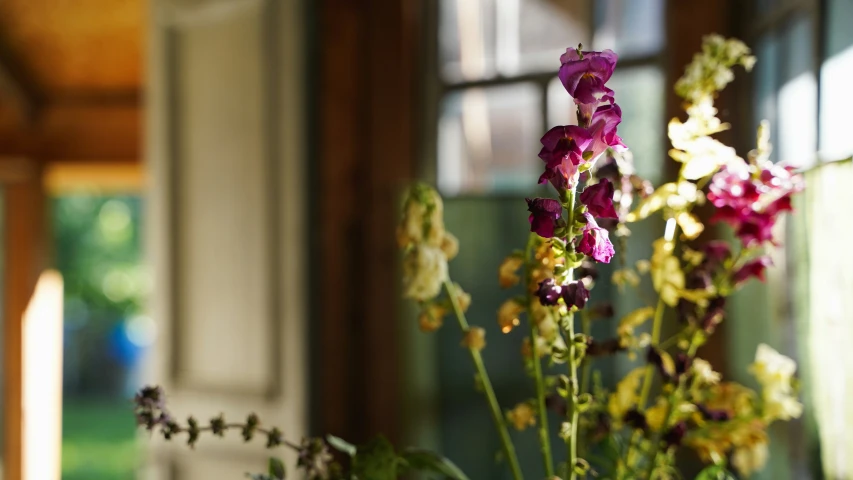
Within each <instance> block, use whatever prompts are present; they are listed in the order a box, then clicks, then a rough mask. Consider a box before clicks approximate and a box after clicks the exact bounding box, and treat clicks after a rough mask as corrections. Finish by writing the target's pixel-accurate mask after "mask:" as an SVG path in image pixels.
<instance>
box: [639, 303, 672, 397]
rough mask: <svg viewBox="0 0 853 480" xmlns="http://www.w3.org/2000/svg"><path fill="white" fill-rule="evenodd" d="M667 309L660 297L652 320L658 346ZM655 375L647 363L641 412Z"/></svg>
mask: <svg viewBox="0 0 853 480" xmlns="http://www.w3.org/2000/svg"><path fill="white" fill-rule="evenodd" d="M665 309H666V304H665V303H664V302H663V298H662V297H658V304H657V306H656V307H655V316H654V320H653V321H652V341H651V345H652V346H653V347H657V346H658V344H660V334H661V327H662V324H663V312H664V310H665ZM653 377H654V366H652V365H651V364H648V365H646V372H645V377H644V378H643V389H642V390H641V391H640V401H639V402H638V403H637V409H638V410H639V411H640V412H643V411H645V409H646V402H647V401H648V399H649V392H651V389H652V378H653Z"/></svg>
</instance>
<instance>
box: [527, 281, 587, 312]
mask: <svg viewBox="0 0 853 480" xmlns="http://www.w3.org/2000/svg"><path fill="white" fill-rule="evenodd" d="M536 296H537V297H539V303H541V304H542V305H546V306H554V305H556V304H557V301H558V300H559V299H561V298H562V299H563V301H564V302H566V306H568V307H571V306H573V305H574V306H575V307H578V308H579V309H580V308H584V307H585V306H586V302H588V301H589V290H587V289H586V286H584V284H583V282H571V283H569V284H568V285H557V283H556V282H555V281H554V279H553V278H549V279H546V280H543V281H541V282H539V288H538V289H537V290H536Z"/></svg>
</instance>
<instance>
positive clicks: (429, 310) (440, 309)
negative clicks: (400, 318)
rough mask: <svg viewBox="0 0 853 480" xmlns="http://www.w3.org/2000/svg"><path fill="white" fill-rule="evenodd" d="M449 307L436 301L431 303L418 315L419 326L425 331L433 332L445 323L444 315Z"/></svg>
mask: <svg viewBox="0 0 853 480" xmlns="http://www.w3.org/2000/svg"><path fill="white" fill-rule="evenodd" d="M446 314H447V309H446V308H445V307H444V306H442V305H438V304H435V303H430V304H428V305H427V306H426V308H424V309H423V311H422V312H421V314H420V315H419V316H418V326H419V327H420V329H421V331H422V332H424V333H432V332H434V331H436V330H438V329H439V328H441V326H442V325H443V324H444V316H445V315H446Z"/></svg>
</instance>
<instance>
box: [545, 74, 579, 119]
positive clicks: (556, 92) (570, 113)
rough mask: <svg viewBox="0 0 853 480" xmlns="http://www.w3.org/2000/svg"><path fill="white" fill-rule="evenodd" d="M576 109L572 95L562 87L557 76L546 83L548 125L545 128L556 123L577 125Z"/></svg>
mask: <svg viewBox="0 0 853 480" xmlns="http://www.w3.org/2000/svg"><path fill="white" fill-rule="evenodd" d="M577 123H578V109H577V106H575V102H574V101H573V100H572V97H570V96H569V94H568V92H566V88H565V87H563V82H561V81H560V79H559V78H556V77H555V78H554V79H553V80H551V81H550V82H549V83H548V125H546V126H545V127H546V129H549V128H551V127H554V126H556V125H577Z"/></svg>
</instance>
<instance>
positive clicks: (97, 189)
mask: <svg viewBox="0 0 853 480" xmlns="http://www.w3.org/2000/svg"><path fill="white" fill-rule="evenodd" d="M44 187H45V190H47V192H48V194H50V195H64V194H68V193H79V192H87V193H96V194H134V195H139V194H141V193H142V191H143V189H144V188H145V169H144V167H143V165H142V164H140V163H137V162H134V161H126V162H110V163H105V162H51V163H49V164H48V165H47V167H46V168H45V172H44Z"/></svg>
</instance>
